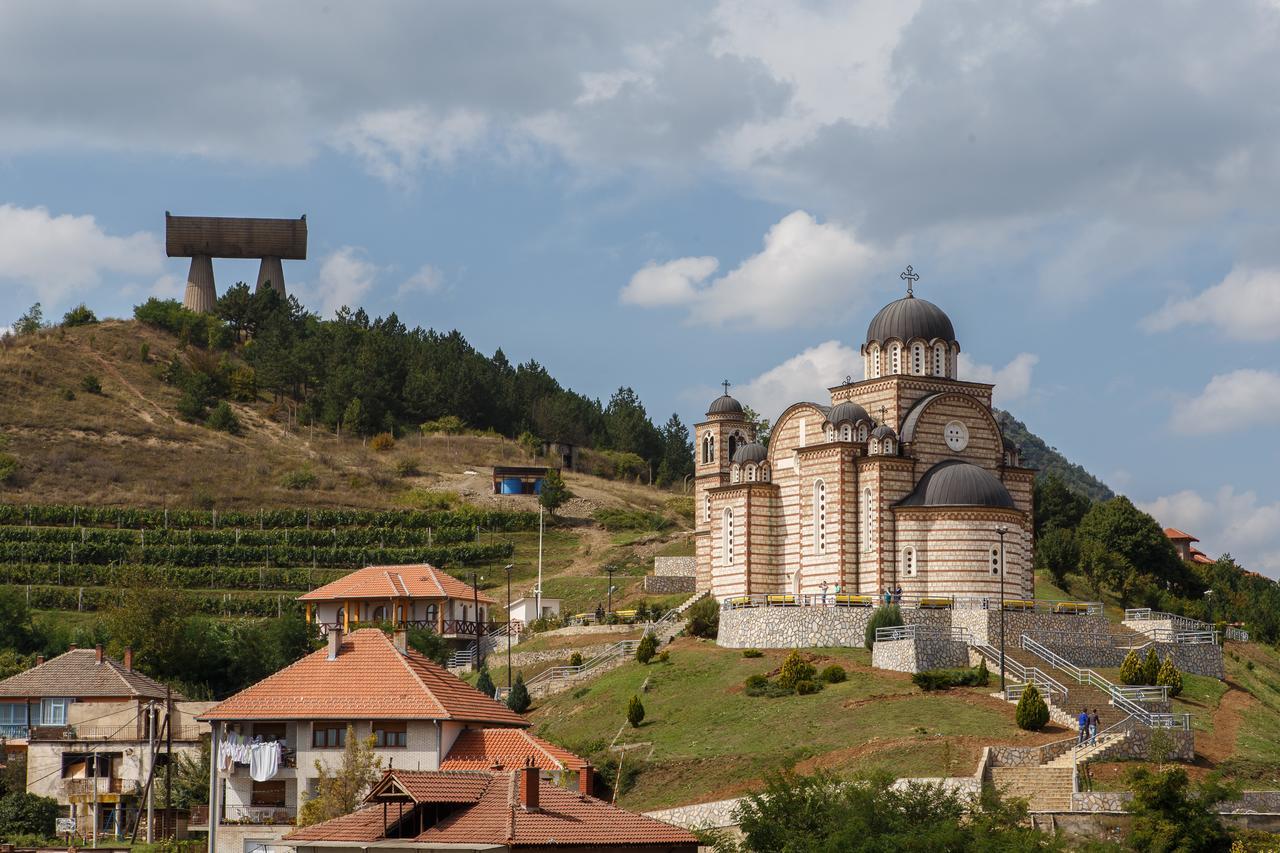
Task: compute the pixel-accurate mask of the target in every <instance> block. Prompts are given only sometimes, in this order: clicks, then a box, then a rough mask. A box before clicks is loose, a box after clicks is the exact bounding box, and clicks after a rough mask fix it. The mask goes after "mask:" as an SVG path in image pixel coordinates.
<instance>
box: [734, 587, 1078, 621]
mask: <svg viewBox="0 0 1280 853" xmlns="http://www.w3.org/2000/svg"><path fill="white" fill-rule="evenodd" d="M1001 601H1003V602H1004V605H1003V606H1004V609H1005V610H1007V611H1011V612H1036V613H1056V614H1060V615H1070V616H1099V615H1101V614H1102V612H1103V610H1102V602H1100V601H1051V600H1046V599H1031V598H1027V599H1022V598H1005V599H1001V598H1000V597H999V596H987V597H981V596H958V595H920V594H916V593H903V594H902V595H897V596H894V595H851V594H847V593H836V592H834V591H830V592H826V593H821V592H816V593H780V592H773V593H752V594H751V595H729V596H725V597H724V598H721V599H720V607H721V609H722V610H737V609H740V608H746V607H881V606H883V605H886V604H896V605H898V606H900V607H906V608H912V609H917V610H999V609H1000V608H1001Z"/></svg>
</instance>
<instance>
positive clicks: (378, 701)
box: [201, 626, 590, 853]
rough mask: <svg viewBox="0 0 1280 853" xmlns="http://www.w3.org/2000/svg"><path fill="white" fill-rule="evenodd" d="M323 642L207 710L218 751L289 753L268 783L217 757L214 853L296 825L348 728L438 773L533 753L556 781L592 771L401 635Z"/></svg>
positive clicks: (381, 750) (357, 634) (409, 763)
mask: <svg viewBox="0 0 1280 853" xmlns="http://www.w3.org/2000/svg"><path fill="white" fill-rule="evenodd" d="M326 639H327V644H326V646H325V648H323V649H320V650H318V651H315V652H312V653H311V654H309V655H307V656H306V657H304V658H302V659H301V660H299V661H297V662H296V663H293V664H291V665H290V666H287V667H285V668H284V669H282V670H280V671H279V672H276V673H275V674H273V675H270V676H268V677H267V678H265V679H263V680H262V681H259V682H258V683H257V684H254V685H252V686H250V687H247V688H245V689H244V690H242V691H240V692H239V693H237V694H235V695H234V696H231V697H229V698H227V699H225V700H223V701H222V702H219V703H217V704H216V705H214V706H213V707H212V708H210V709H209V710H208V711H206V712H205V713H204V714H203V715H202V717H201V719H203V720H207V721H209V722H210V723H212V724H213V750H214V751H213V754H214V756H215V757H220V756H222V755H223V754H224V748H223V744H224V743H228V744H231V745H232V746H231V747H228V749H229V750H230V751H232V752H234V751H235V749H234V747H235V746H236V745H243V743H244V742H245V741H246V740H248V741H252V740H253V739H259V740H262V741H279V742H280V743H281V744H282V753H283V760H282V761H281V762H280V766H279V767H278V768H277V769H276V771H275V773H274V774H272V775H271V776H270V778H266V779H262V778H255V776H254V774H253V772H252V770H253V768H252V766H246V765H245V764H244V763H243V762H242V761H240V760H238V759H237V758H236V757H235V756H234V755H233V756H231V759H230V760H229V761H227V760H223V761H219V762H215V766H216V768H217V769H216V770H215V774H214V775H215V776H216V779H215V780H214V781H213V784H212V787H211V791H212V793H211V797H210V804H211V805H210V812H211V814H212V815H216V816H217V817H216V819H214V818H213V817H211V818H210V819H209V829H210V834H211V835H212V836H213V837H214V843H213V844H212V845H211V849H212V850H214V851H217V853H243V851H244V850H247V849H250V847H252V846H253V845H254V844H259V845H262V846H266V847H270V846H271V845H272V844H273V843H274V842H275V841H276V840H277V839H279V838H280V836H281V835H283V834H284V833H285V832H286V831H288V829H289V828H290V827H291V826H292V825H293V823H294V820H295V818H296V815H297V810H298V808H299V806H300V805H301V802H302V799H303V798H304V797H305V795H306V794H307V792H308V791H310V790H312V789H313V787H314V783H315V779H316V776H317V771H316V764H317V762H318V763H319V764H320V765H321V766H324V767H329V768H332V767H337V766H338V765H339V764H340V762H341V760H342V752H343V748H344V747H345V746H346V741H347V737H348V731H349V730H350V732H351V733H352V734H353V735H354V736H355V737H358V738H362V739H363V738H367V737H370V736H372V737H373V738H374V744H375V752H376V754H377V755H378V757H379V758H380V759H381V760H382V766H383V767H395V768H397V769H404V770H421V771H437V770H439V769H441V767H442V765H445V764H446V763H447V762H449V761H452V762H453V763H454V766H460V765H462V764H466V765H467V766H473V765H474V764H478V763H483V764H484V766H485V767H489V766H492V765H493V763H494V761H495V760H496V761H499V762H501V761H502V760H504V759H505V760H520V761H524V760H526V759H528V758H533V759H534V760H535V763H536V766H537V767H539V769H540V771H541V772H544V773H545V774H546V775H548V776H549V777H552V778H553V779H564V780H567V779H568V778H569V774H576V775H577V776H581V775H584V774H583V770H584V768H585V770H586V772H585V775H587V776H589V775H590V768H589V766H588V765H587V764H586V762H584V761H582V759H580V758H578V757H577V756H575V755H573V754H572V753H569V752H566V751H565V750H561V749H559V748H558V747H555V746H553V745H552V744H549V743H547V742H546V741H543V740H541V739H539V738H534V737H532V736H527V735H525V734H524V732H523V730H524V729H526V728H527V727H528V726H529V722H528V720H526V719H525V718H524V717H522V716H521V715H519V714H517V713H515V712H514V711H512V710H510V709H509V708H507V706H506V705H504V704H502V703H500V702H497V701H495V700H494V699H492V698H490V697H489V696H486V695H485V694H483V693H481V692H480V691H478V690H476V689H475V688H473V687H471V686H470V685H468V684H467V683H466V682H465V681H463V680H461V679H460V678H458V677H457V676H455V675H453V674H452V673H450V672H449V671H448V670H447V669H445V668H444V667H441V666H439V665H438V664H436V663H434V662H433V661H431V660H430V659H428V658H427V657H425V656H423V655H421V654H419V653H418V652H416V651H414V650H413V649H411V648H409V647H408V644H407V638H406V634H405V631H404V630H398V631H395V632H394V633H393V634H391V635H388V634H387V633H385V632H384V631H382V630H380V629H377V628H361V629H357V630H354V631H352V632H350V633H347V632H345V631H343V630H342V628H341V627H340V626H339V627H333V628H332V629H331V630H330V631H329V632H328V635H327V638H326ZM494 730H496V731H497V732H498V733H496V734H486V732H491V731H494ZM486 749H490V750H492V754H491V755H489V754H486V753H485V750H486ZM262 775H263V774H262V773H261V772H259V773H258V774H257V776H258V777H261V776H262ZM251 842H252V843H251ZM246 845H248V846H246Z"/></svg>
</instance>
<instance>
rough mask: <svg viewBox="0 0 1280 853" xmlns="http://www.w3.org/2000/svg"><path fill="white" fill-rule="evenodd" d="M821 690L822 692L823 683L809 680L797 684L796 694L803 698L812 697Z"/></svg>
mask: <svg viewBox="0 0 1280 853" xmlns="http://www.w3.org/2000/svg"><path fill="white" fill-rule="evenodd" d="M820 690H822V683H821V682H818V681H812V680H810V679H807V678H805V679H802V680H800V681H797V682H796V692H797V693H799V694H800V695H801V696H811V695H813V694H814V693H817V692H818V691H820Z"/></svg>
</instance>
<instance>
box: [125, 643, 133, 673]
mask: <svg viewBox="0 0 1280 853" xmlns="http://www.w3.org/2000/svg"><path fill="white" fill-rule="evenodd" d="M124 668H125V669H127V670H128V671H129V672H133V646H125V647H124Z"/></svg>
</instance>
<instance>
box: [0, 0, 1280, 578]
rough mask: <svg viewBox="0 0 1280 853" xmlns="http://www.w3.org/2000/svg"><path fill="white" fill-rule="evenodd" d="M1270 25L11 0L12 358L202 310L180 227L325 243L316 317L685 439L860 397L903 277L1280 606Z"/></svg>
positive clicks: (990, 370) (969, 10) (1141, 499)
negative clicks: (24, 325) (480, 362)
mask: <svg viewBox="0 0 1280 853" xmlns="http://www.w3.org/2000/svg"><path fill="white" fill-rule="evenodd" d="M1278 36H1280V4H1278V3H1277V2H1275V0H1271V2H1262V0H1253V1H1252V2H1249V0H1213V1H1212V2H1190V0H1184V1H1183V2H1171V3H1167V4H1163V5H1162V6H1161V8H1160V12H1159V14H1154V15H1153V14H1152V13H1151V7H1149V6H1148V5H1146V4H1138V3H1126V2H1085V0H1047V2H1041V3H1035V2H1011V1H1010V2H1005V1H1004V0H982V2H977V0H973V2H964V0H947V1H946V2H913V0H885V2H878V0H877V2H859V3H851V2H804V3H801V2H788V3H782V2H779V0H679V2H671V3H664V2H656V1H655V2H651V3H613V2H604V0H564V2H541V3H522V2H508V3H491V2H479V0H470V2H456V3H455V2H432V3H420V2H409V0H405V2H380V0H367V2H362V3H359V4H356V3H335V2H330V3H327V4H323V5H322V4H318V3H314V2H286V0H281V2H274V3H269V4H263V3H251V2H247V0H246V2H208V3H202V4H181V3H168V2H159V0H119V2H116V3H113V4H111V5H110V7H109V9H108V8H107V7H104V6H102V5H101V4H98V3H92V2H38V0H17V2H13V3H7V4H5V8H4V12H3V16H2V17H0V80H2V81H4V83H3V84H0V327H2V326H4V325H5V324H8V323H12V322H13V320H15V319H17V317H18V315H19V314H21V313H22V311H24V310H25V309H26V308H27V307H28V306H29V305H30V304H31V303H33V302H36V301H37V300H38V301H40V302H41V303H42V304H43V306H44V309H45V313H46V316H51V317H55V318H56V317H60V316H61V314H62V313H63V312H65V311H66V310H67V309H68V308H70V307H72V306H74V305H75V304H78V303H79V302H82V301H83V302H85V303H87V304H88V305H89V306H90V307H91V308H93V309H94V310H95V311H96V312H97V313H98V314H99V316H129V315H130V314H131V312H132V307H133V306H134V305H136V304H138V303H140V302H142V301H144V300H145V299H146V298H148V297H149V296H152V295H157V296H161V297H172V298H178V299H181V297H182V293H183V289H184V283H185V279H186V272H187V262H186V261H184V260H183V259H178V258H173V259H170V258H166V257H165V256H164V246H163V230H164V212H165V211H166V210H168V211H171V212H173V213H175V214H185V215H222V216H264V217H296V216H299V215H302V214H306V216H307V223H308V228H309V238H310V242H309V257H308V259H307V260H305V261H286V262H285V276H286V282H287V285H288V287H289V289H290V292H292V293H294V294H295V295H297V296H298V297H299V298H300V299H301V300H302V301H303V303H304V304H305V305H306V306H307V307H309V308H310V309H312V310H314V311H316V312H319V313H321V314H323V315H325V316H331V315H332V313H333V311H334V310H336V309H337V308H339V307H341V306H342V305H351V306H356V305H360V306H363V307H364V308H365V309H366V310H367V311H368V312H369V313H370V314H372V315H385V314H387V313H390V312H392V311H394V312H396V314H397V315H398V316H399V317H400V319H401V320H402V321H404V322H406V323H408V324H410V325H414V324H417V325H422V326H424V327H426V326H429V327H434V328H437V329H441V330H445V329H453V328H457V329H459V330H460V331H461V332H462V333H463V334H464V335H465V336H466V337H467V338H468V339H469V340H470V341H471V342H472V343H473V344H474V345H475V346H477V347H478V348H479V349H481V350H482V351H484V352H486V353H492V352H493V351H494V350H496V349H497V348H499V347H501V348H502V350H503V351H504V352H505V353H506V355H507V356H508V358H510V359H511V360H512V361H525V360H528V359H536V360H537V361H539V362H541V363H542V364H544V365H545V366H546V367H547V368H548V369H549V370H550V371H551V373H552V375H554V376H555V377H557V378H558V379H559V380H560V381H561V382H562V383H564V384H566V385H568V386H570V387H572V388H574V389H575V390H578V391H580V392H583V393H585V394H588V395H591V396H593V397H599V398H601V399H607V398H608V397H609V395H610V394H611V393H612V392H613V391H614V390H615V389H616V388H618V387H619V386H623V385H628V386H631V387H633V388H635V389H636V391H637V392H638V393H639V394H640V395H641V397H642V399H643V400H644V402H645V404H646V406H647V407H648V411H649V413H650V415H651V416H652V417H653V418H654V419H655V420H656V421H658V422H662V421H664V420H665V419H666V418H667V417H668V416H669V415H670V413H672V412H676V413H679V414H680V416H681V417H682V419H683V420H684V421H685V422H686V423H690V424H691V423H694V422H696V421H698V420H700V419H701V415H702V412H704V411H705V407H706V405H707V403H708V402H709V401H710V400H711V399H712V397H714V396H715V394H716V393H717V392H718V390H719V383H720V381H721V380H725V379H727V380H728V381H730V382H731V383H733V393H734V394H735V395H736V396H738V397H739V398H740V399H742V400H743V401H744V402H747V403H749V404H750V405H752V406H753V407H755V408H756V409H758V410H759V411H760V412H761V413H762V414H764V415H765V416H766V417H776V415H777V414H778V413H779V412H780V411H781V410H782V409H783V408H784V407H785V406H786V405H788V404H789V403H791V402H794V401H797V400H801V399H809V400H819V401H825V400H827V399H829V398H827V397H825V396H824V395H825V389H826V388H827V387H829V386H831V385H834V384H837V383H838V382H840V381H842V380H843V379H844V378H845V377H846V376H852V377H854V378H859V377H860V376H861V359H860V357H859V355H858V347H859V346H860V345H861V343H862V342H863V340H864V339H865V334H866V327H867V324H868V322H869V321H870V319H871V317H872V316H873V315H874V314H875V312H876V310H878V309H879V308H880V307H881V306H882V305H884V304H885V303H887V302H889V301H890V300H892V299H894V298H897V297H898V296H900V295H901V294H902V290H903V288H902V282H901V280H900V279H899V272H900V271H901V270H903V269H904V268H905V267H906V265H908V264H911V265H912V266H913V267H914V269H915V271H916V272H917V273H918V274H919V275H920V279H919V281H918V283H917V285H916V293H917V295H919V296H920V297H922V298H926V299H929V300H931V301H933V302H935V303H937V304H938V305H940V306H941V307H943V308H944V309H945V310H946V311H947V312H948V314H949V315H950V316H951V318H952V320H953V322H954V325H955V327H956V330H957V335H958V337H959V339H960V345H961V348H962V351H963V363H962V371H963V375H964V376H966V377H968V378H972V379H976V380H981V381H991V382H995V383H997V388H996V404H997V405H999V406H1002V407H1004V408H1007V409H1009V410H1010V411H1011V412H1013V413H1014V414H1015V415H1016V416H1017V417H1019V418H1021V419H1022V420H1024V421H1025V422H1026V423H1027V424H1028V426H1029V427H1030V428H1031V429H1032V431H1034V432H1036V433H1037V434H1039V435H1040V436H1042V437H1043V438H1044V439H1045V440H1046V441H1047V442H1048V443H1049V444H1050V445H1052V446H1056V447H1057V448H1058V449H1059V450H1061V451H1062V452H1064V453H1065V454H1066V455H1067V456H1068V457H1069V458H1070V459H1072V460H1073V461H1075V462H1078V463H1080V464H1082V465H1084V466H1085V467H1086V468H1088V469H1089V470H1090V471H1091V472H1093V473H1095V474H1096V475H1098V476H1099V477H1101V478H1102V479H1103V480H1104V481H1106V482H1107V483H1108V484H1109V485H1110V486H1111V487H1112V488H1114V489H1115V490H1117V491H1119V492H1123V493H1125V494H1127V495H1129V496H1130V497H1131V498H1132V499H1133V500H1134V501H1135V502H1136V503H1138V504H1139V505H1141V506H1143V507H1144V508H1146V509H1148V510H1149V511H1151V512H1153V514H1155V516H1156V517H1157V519H1158V520H1159V521H1161V522H1162V523H1163V524H1165V525H1171V526H1177V527H1180V528H1182V529H1185V530H1187V531H1188V532H1191V533H1193V534H1195V535H1196V536H1198V537H1199V538H1200V539H1201V540H1202V543H1201V545H1202V547H1203V548H1204V550H1205V551H1206V552H1208V553H1210V554H1212V555H1215V556H1216V555H1218V554H1220V553H1222V552H1230V553H1231V554H1232V555H1234V556H1235V557H1236V558H1237V559H1238V560H1240V561H1241V562H1242V563H1244V564H1245V565H1246V566H1248V567H1249V568H1252V569H1255V570H1258V571H1261V572H1264V573H1265V574H1268V575H1270V576H1272V577H1280V478H1278V477H1277V474H1280V464H1278V463H1280V451H1278V450H1277V443H1276V439H1277V434H1278V433H1280V429H1278V428H1280V239H1278V238H1280V208H1277V205H1276V199H1277V198H1278V197H1280V193H1278V192H1277V191H1278V190H1280V101H1278V100H1277V99H1276V97H1275V93H1276V92H1277V91H1280V38H1278ZM214 270H215V276H216V279H217V284H218V287H219V291H221V290H222V289H223V288H225V287H226V286H228V285H230V284H233V283H235V282H236V281H239V280H247V281H249V282H250V283H252V282H253V281H254V280H255V279H256V273H257V265H256V262H252V261H230V260H223V261H215V264H214Z"/></svg>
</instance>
